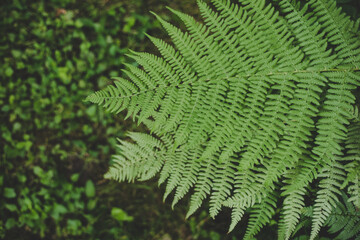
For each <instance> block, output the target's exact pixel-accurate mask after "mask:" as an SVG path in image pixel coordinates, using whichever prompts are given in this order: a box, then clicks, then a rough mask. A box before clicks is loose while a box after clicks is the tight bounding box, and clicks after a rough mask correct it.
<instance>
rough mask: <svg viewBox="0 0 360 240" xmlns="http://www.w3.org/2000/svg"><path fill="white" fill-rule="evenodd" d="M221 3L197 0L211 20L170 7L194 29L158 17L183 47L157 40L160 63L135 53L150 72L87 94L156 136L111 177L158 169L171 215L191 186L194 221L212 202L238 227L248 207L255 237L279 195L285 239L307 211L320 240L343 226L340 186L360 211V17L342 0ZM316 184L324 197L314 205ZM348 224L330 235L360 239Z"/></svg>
mask: <svg viewBox="0 0 360 240" xmlns="http://www.w3.org/2000/svg"><path fill="white" fill-rule="evenodd" d="M211 2H212V3H213V7H212V6H210V5H209V4H207V3H205V2H204V1H202V0H198V1H197V4H198V7H199V9H200V13H201V16H202V17H203V19H204V21H203V22H202V23H201V22H198V21H196V20H195V19H194V18H193V17H191V16H189V15H187V14H184V13H181V12H179V11H176V10H174V9H170V11H171V12H172V13H173V14H175V15H176V16H178V17H179V19H180V20H181V21H182V22H183V23H184V25H185V27H186V30H185V31H183V30H181V29H179V28H178V27H175V26H174V25H172V24H170V23H168V22H166V21H165V20H163V19H162V18H160V17H159V16H157V15H156V14H154V15H155V17H156V18H157V19H158V21H159V22H160V23H161V25H162V26H163V27H164V28H165V30H166V31H167V33H168V34H169V36H170V38H171V39H172V42H173V44H174V45H173V46H172V45H170V44H168V43H165V42H164V41H162V40H160V39H157V38H155V37H152V36H148V38H149V39H150V40H151V41H152V42H153V43H154V45H155V46H156V47H157V48H158V49H159V51H160V53H161V55H162V56H156V55H153V54H148V53H137V52H133V51H131V52H130V54H129V55H128V56H129V57H131V58H133V59H134V60H135V61H136V62H137V63H138V64H139V65H140V66H141V67H140V68H139V67H135V66H134V65H129V64H126V66H127V69H126V70H124V73H125V74H126V75H127V77H126V78H125V77H124V78H116V80H115V82H114V85H111V86H108V87H106V88H105V89H103V90H100V91H98V92H95V93H93V94H92V95H90V96H88V97H87V99H86V100H88V101H91V102H93V103H96V104H98V105H101V106H103V107H104V108H106V109H108V110H109V111H111V112H114V113H119V112H121V111H123V110H125V109H126V110H127V115H126V118H127V117H130V116H131V117H132V118H133V120H134V121H136V122H137V123H144V124H145V125H146V126H147V127H148V129H149V131H150V133H151V135H146V134H135V133H134V134H130V135H129V136H130V138H131V139H132V141H133V142H132V143H130V142H126V141H121V142H120V145H119V146H118V149H119V154H117V155H115V156H114V160H113V163H114V164H113V165H112V167H111V168H110V169H109V172H108V173H107V174H106V177H108V178H113V179H116V180H119V181H135V180H147V179H149V178H151V177H153V176H155V175H156V174H157V173H159V184H162V183H165V182H166V187H165V194H164V200H165V198H167V197H168V196H169V195H170V194H171V193H173V192H174V199H173V202H172V206H173V207H174V205H175V204H177V203H178V202H179V201H180V200H181V199H182V198H183V197H184V196H185V194H187V193H188V192H190V191H191V189H193V191H192V193H191V196H190V207H189V211H188V213H187V217H189V216H190V215H192V214H193V213H194V212H195V211H196V210H197V209H198V208H199V207H200V206H201V205H202V203H203V201H204V200H205V199H206V198H207V197H209V202H210V209H209V212H210V215H211V216H212V217H215V216H216V215H217V214H218V213H219V212H220V211H221V209H222V207H224V206H225V207H229V208H230V209H231V210H232V216H231V219H232V220H231V224H230V228H229V231H231V230H233V229H234V228H235V226H236V224H237V223H238V222H239V221H240V220H241V218H242V217H243V215H244V213H245V211H249V213H250V221H249V225H248V229H247V231H246V236H245V238H247V239H251V238H253V237H255V235H256V234H257V233H258V232H259V230H260V228H261V227H263V226H264V225H265V224H267V223H268V222H269V221H270V220H271V218H272V216H273V215H274V213H275V208H276V206H275V203H276V202H279V198H280V197H279V196H281V197H283V202H282V206H281V214H280V221H279V236H278V237H279V239H290V238H291V237H292V236H293V234H294V232H296V231H297V230H298V229H299V228H300V227H301V226H302V225H304V223H303V222H302V221H301V220H302V218H301V216H302V213H304V211H305V210H308V209H311V213H310V211H309V212H307V213H309V214H308V215H311V217H312V232H311V239H314V238H315V237H316V235H317V234H318V232H319V230H320V228H321V227H323V226H325V225H326V226H330V225H327V224H328V223H330V222H331V221H333V218H332V214H333V213H334V211H338V210H336V209H337V208H336V207H337V204H338V203H339V198H338V196H339V195H341V194H342V192H341V189H346V191H347V195H349V203H348V204H354V205H355V206H357V207H359V205H360V194H359V192H360V187H359V181H360V180H359V179H360V176H359V172H360V160H359V159H360V141H359V135H360V127H359V114H358V112H357V111H358V106H359V101H360V99H359V89H360V71H359V65H360V42H359V39H358V36H356V34H354V32H356V31H358V30H359V24H360V21H357V22H354V21H351V20H350V18H348V17H347V16H346V15H344V14H343V13H341V11H340V9H339V8H337V7H336V4H335V1H334V0H309V1H307V2H304V3H303V2H302V3H301V4H300V3H299V2H298V1H295V0H276V1H275V0H274V1H267V0H257V1H254V0H239V2H240V3H239V4H235V3H234V2H233V1H231V0H211ZM354 109H355V110H354ZM317 178H319V179H320V180H319V182H318V181H315V180H316V179H317ZM310 184H311V186H312V187H313V186H314V188H313V189H314V190H315V191H316V194H317V198H316V200H315V204H314V205H313V206H310V207H305V203H306V201H305V199H307V198H311V197H312V195H309V194H307V191H308V188H309V186H310ZM305 196H306V198H305ZM342 209H344V208H342ZM346 209H348V210H349V209H351V207H350V206H347V207H346ZM339 219H340V218H339ZM299 221H300V222H299ZM307 221H308V219H307ZM344 221H345V220H344ZM348 223H349V225H346V226H345V225H341V224H339V225H336V226H337V227H333V228H331V227H330V229H332V230H331V231H335V230H339V229H340V228H342V229H347V230H349V231H351V234H350V233H349V234H348V235H347V234H346V233H341V235H339V236H340V237H343V238H344V239H345V238H348V237H349V236H352V237H353V236H355V235H354V234H352V233H353V232H356V231H357V230H356V227H355V226H357V225H356V224H357V222H356V221H348ZM333 225H334V224H331V226H333ZM330 229H329V230H330Z"/></svg>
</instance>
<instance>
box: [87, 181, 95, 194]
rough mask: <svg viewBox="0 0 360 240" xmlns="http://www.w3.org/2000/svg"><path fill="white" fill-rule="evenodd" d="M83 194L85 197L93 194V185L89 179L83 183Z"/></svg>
mask: <svg viewBox="0 0 360 240" xmlns="http://www.w3.org/2000/svg"><path fill="white" fill-rule="evenodd" d="M85 194H86V196H87V197H89V198H91V197H94V196H95V186H94V183H93V182H92V181H91V180H88V181H87V182H86V185H85Z"/></svg>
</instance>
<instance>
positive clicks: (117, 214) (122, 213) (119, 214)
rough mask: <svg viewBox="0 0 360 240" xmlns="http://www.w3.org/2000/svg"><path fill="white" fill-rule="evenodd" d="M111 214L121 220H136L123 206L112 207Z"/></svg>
mask: <svg viewBox="0 0 360 240" xmlns="http://www.w3.org/2000/svg"><path fill="white" fill-rule="evenodd" d="M111 216H112V217H113V218H114V219H116V220H117V221H119V222H131V221H133V220H134V217H132V216H129V215H128V214H127V213H126V212H125V211H124V210H122V209H121V208H116V207H114V208H112V209H111Z"/></svg>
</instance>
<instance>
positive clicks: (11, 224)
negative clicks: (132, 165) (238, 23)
mask: <svg viewBox="0 0 360 240" xmlns="http://www.w3.org/2000/svg"><path fill="white" fill-rule="evenodd" d="M339 2H340V0H339ZM341 2H342V4H344V6H346V9H345V10H346V11H348V13H349V14H351V15H352V16H354V18H355V17H358V14H359V13H358V12H357V11H356V9H358V8H356V7H354V6H355V4H357V3H356V1H352V2H351V1H346V0H341ZM165 6H170V7H172V8H173V9H177V10H179V11H182V12H186V13H189V14H191V15H193V16H199V13H198V12H197V11H198V10H197V9H196V7H195V1H193V0H187V1H181V0H175V1H166V0H136V1H125V0H113V1H108V0H84V1H76V0H4V1H2V3H1V4H0V16H1V21H0V29H1V35H0V43H1V44H0V171H1V173H0V191H1V198H0V239H11V240H13V239H20V240H22V239H102V240H106V239H109V240H110V239H163V240H165V239H214V240H216V239H232V238H236V237H239V236H241V235H242V234H243V231H241V229H242V228H244V227H245V226H246V225H240V226H238V228H237V229H236V231H234V232H232V233H231V234H228V235H226V230H227V226H228V224H229V221H228V216H229V214H230V213H229V212H224V213H220V214H219V215H218V216H217V218H216V219H215V221H213V220H211V219H210V218H209V216H208V214H207V213H206V211H205V210H204V209H206V208H207V206H205V207H204V208H203V209H201V210H200V211H198V213H197V214H195V215H194V216H193V217H191V218H189V219H188V220H187V221H185V220H184V219H185V214H184V213H185V211H186V208H185V206H183V205H181V204H179V205H178V206H177V207H176V208H175V210H174V211H173V210H171V205H170V204H166V205H164V204H163V202H162V192H163V191H164V188H163V187H162V188H161V189H158V187H157V183H156V182H155V181H148V182H146V183H135V184H117V183H114V182H111V181H107V180H104V179H103V175H104V173H105V172H106V171H107V169H108V166H109V162H110V158H111V155H112V154H114V153H115V150H116V140H115V139H116V138H122V139H123V138H126V137H125V134H126V132H127V131H129V130H135V129H136V130H137V131H142V130H143V129H144V128H143V127H142V126H141V125H140V126H136V125H134V124H133V123H132V122H131V121H124V120H123V118H124V116H122V115H119V116H114V115H110V114H108V113H104V112H103V111H102V110H101V109H98V108H97V107H96V106H94V105H91V104H85V103H83V99H84V98H85V97H86V96H87V95H88V94H89V93H90V92H92V91H93V90H94V89H102V88H104V87H106V86H107V85H109V84H111V83H112V82H113V80H112V79H111V77H115V76H121V75H122V72H121V69H122V68H124V66H123V63H124V62H128V63H130V64H133V65H134V66H136V63H134V62H133V61H131V59H130V60H129V59H126V58H127V57H126V56H125V54H127V53H129V52H128V49H132V50H135V51H144V50H146V51H150V52H155V50H154V48H153V46H152V45H151V43H150V41H149V40H148V39H146V37H145V35H144V33H145V32H146V33H149V34H151V35H153V36H157V37H162V38H166V36H163V35H162V34H163V31H162V30H161V29H160V22H159V21H157V20H156V18H155V17H154V16H152V15H151V14H150V13H149V11H154V12H156V13H158V14H159V15H161V16H162V17H163V18H164V19H167V20H169V19H170V17H169V16H168V15H169V14H168V11H166V9H165ZM306 221H307V218H306V216H304V225H305V226H306V224H305V223H306ZM276 224H277V223H276V221H273V222H272V223H271V226H269V227H268V228H266V229H265V230H264V233H262V234H264V235H259V239H265V237H268V236H275V235H276V232H275V229H276V227H275V226H276ZM300 233H301V230H300Z"/></svg>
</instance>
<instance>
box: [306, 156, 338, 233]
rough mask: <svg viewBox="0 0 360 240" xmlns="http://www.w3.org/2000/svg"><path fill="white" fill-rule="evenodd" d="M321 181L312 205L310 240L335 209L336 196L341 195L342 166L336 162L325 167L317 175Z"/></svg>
mask: <svg viewBox="0 0 360 240" xmlns="http://www.w3.org/2000/svg"><path fill="white" fill-rule="evenodd" d="M319 177H322V178H323V179H322V180H321V181H320V183H319V187H320V190H319V191H318V192H317V194H318V196H317V198H316V200H315V204H314V216H313V224H312V229H311V235H310V239H311V240H312V239H314V238H315V237H316V235H317V234H318V233H319V231H320V228H321V227H322V226H323V225H324V223H325V221H326V219H327V218H328V217H329V215H330V214H331V211H332V209H334V208H336V203H337V202H338V196H337V195H341V192H340V190H339V189H340V186H341V184H342V182H343V181H344V180H345V172H344V170H343V166H342V165H341V164H339V163H337V162H331V164H329V165H327V166H325V167H324V168H323V170H322V173H321V174H320V175H319Z"/></svg>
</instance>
